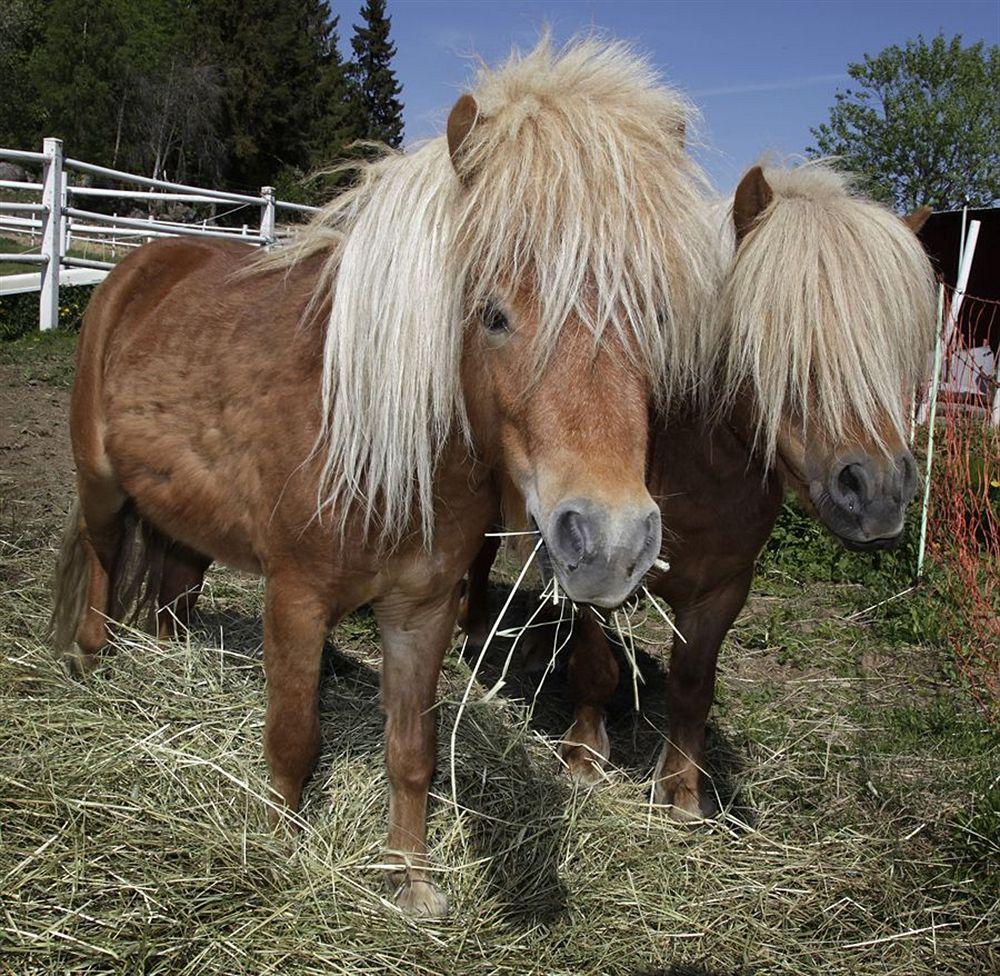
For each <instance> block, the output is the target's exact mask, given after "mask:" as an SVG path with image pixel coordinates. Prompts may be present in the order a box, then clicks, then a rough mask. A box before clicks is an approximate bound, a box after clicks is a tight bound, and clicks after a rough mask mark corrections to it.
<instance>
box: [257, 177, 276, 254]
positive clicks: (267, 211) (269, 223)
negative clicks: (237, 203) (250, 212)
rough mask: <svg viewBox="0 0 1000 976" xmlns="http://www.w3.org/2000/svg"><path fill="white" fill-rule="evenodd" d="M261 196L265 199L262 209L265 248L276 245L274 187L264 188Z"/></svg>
mask: <svg viewBox="0 0 1000 976" xmlns="http://www.w3.org/2000/svg"><path fill="white" fill-rule="evenodd" d="M260 195H261V196H262V197H263V198H264V203H263V204H262V205H261V208H260V236H261V237H263V238H264V240H265V241H267V243H266V244H265V245H264V246H265V247H270V246H271V245H272V244H273V243H274V187H273V186H262V187H261V188H260Z"/></svg>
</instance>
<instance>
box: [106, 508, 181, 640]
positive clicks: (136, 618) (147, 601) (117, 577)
mask: <svg viewBox="0 0 1000 976" xmlns="http://www.w3.org/2000/svg"><path fill="white" fill-rule="evenodd" d="M169 546H170V540H169V539H167V537H166V536H164V535H162V534H161V533H160V532H157V530H156V529H154V528H153V526H152V525H150V524H149V522H147V521H146V520H145V519H143V518H141V517H140V516H139V514H138V513H137V512H136V511H135V509H134V508H133V507H132V506H131V505H130V506H129V507H128V508H127V509H126V511H125V513H124V530H123V532H122V541H121V545H120V546H119V548H118V558H117V559H116V560H115V572H114V576H113V577H112V579H111V586H110V593H111V600H110V604H109V607H108V616H109V617H111V619H112V620H117V621H119V622H121V623H123V624H125V625H126V626H129V627H138V628H141V629H143V630H145V631H147V632H148V633H151V634H155V633H156V598H157V595H158V594H159V592H160V581H161V580H162V579H163V560H164V557H165V556H166V553H167V548H168V547H169Z"/></svg>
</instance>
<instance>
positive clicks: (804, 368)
mask: <svg viewBox="0 0 1000 976" xmlns="http://www.w3.org/2000/svg"><path fill="white" fill-rule="evenodd" d="M764 176H765V178H766V180H767V182H768V184H769V185H770V186H771V188H772V190H773V192H774V196H773V199H772V202H771V204H770V205H769V206H768V208H767V210H766V211H765V212H764V214H763V215H762V216H761V218H760V219H759V220H758V222H757V223H756V224H755V225H754V227H753V228H752V229H751V230H750V232H749V233H748V235H747V237H746V238H745V239H744V240H743V242H742V243H741V245H740V247H739V249H738V251H737V252H736V255H735V259H734V262H733V265H732V268H731V271H730V274H729V276H728V279H727V282H726V285H725V288H724V290H723V294H722V301H721V306H720V314H718V315H717V316H715V317H714V326H715V342H716V346H717V349H718V350H719V364H718V370H717V375H718V376H720V377H721V383H722V386H723V387H724V389H725V391H726V397H727V399H728V400H729V401H730V402H731V401H732V399H733V398H734V397H735V396H737V395H739V392H740V391H741V390H744V389H747V388H748V387H749V389H750V390H751V391H752V393H753V395H754V398H755V401H756V402H755V407H756V416H757V428H756V437H757V442H758V445H759V446H760V447H761V449H762V450H763V451H764V453H765V456H766V457H767V458H768V459H769V460H771V459H773V458H774V455H775V452H776V449H777V440H778V433H779V430H780V428H781V425H782V422H783V421H784V420H785V419H787V418H788V417H790V416H795V417H799V418H801V420H802V422H803V424H804V425H805V426H806V428H807V430H808V431H809V432H810V433H816V434H819V435H821V436H822V437H824V438H826V439H827V440H828V441H830V442H836V441H839V442H843V441H844V440H845V439H846V438H849V437H851V436H856V433H857V432H858V431H862V432H864V433H865V434H866V435H867V436H868V437H869V438H870V439H871V440H872V442H873V443H875V444H876V445H878V446H879V447H880V448H881V449H882V450H883V451H888V450H889V449H890V447H891V442H892V441H893V440H894V439H898V440H903V439H904V438H905V437H906V436H907V430H908V426H909V420H908V416H907V408H908V405H909V397H908V396H907V392H906V391H908V390H912V389H913V388H914V387H915V385H916V384H917V383H919V382H920V381H921V379H922V378H923V375H924V373H925V371H926V368H927V356H928V352H929V350H930V348H931V345H932V343H933V337H934V321H935V311H934V308H935V301H934V276H933V271H932V269H931V265H930V262H929V260H928V259H927V256H926V255H925V253H924V251H923V248H922V247H921V245H920V242H919V241H918V240H917V237H916V235H915V234H913V233H912V231H911V230H910V229H909V228H908V227H906V225H905V224H904V223H903V221H902V220H900V219H899V217H897V216H896V215H895V214H893V213H892V212H891V211H889V210H887V209H886V208H884V207H882V206H880V205H879V204H876V203H874V202H873V201H871V200H868V199H865V198H864V197H862V196H860V195H858V194H857V193H855V191H854V190H853V189H852V186H851V183H850V180H849V178H848V177H846V176H845V175H844V174H841V173H838V172H836V171H835V170H833V169H832V168H831V167H830V166H829V165H828V164H825V163H822V162H819V163H810V164H804V165H801V166H798V167H794V168H787V169H785V168H780V169H779V168H773V169H772V168H765V170H764ZM730 221H731V217H730ZM887 427H888V429H887ZM891 435H894V436H891Z"/></svg>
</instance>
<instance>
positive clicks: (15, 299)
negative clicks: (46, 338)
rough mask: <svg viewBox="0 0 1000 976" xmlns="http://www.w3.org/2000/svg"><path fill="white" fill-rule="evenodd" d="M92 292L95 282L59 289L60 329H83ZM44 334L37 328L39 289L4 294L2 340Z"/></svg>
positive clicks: (0, 310)
mask: <svg viewBox="0 0 1000 976" xmlns="http://www.w3.org/2000/svg"><path fill="white" fill-rule="evenodd" d="M93 291H94V286H93V285H77V286H75V287H62V288H60V289H59V329H60V330H70V331H75V330H77V329H79V328H80V322H81V321H82V320H83V313H84V310H85V309H86V308H87V302H89V301H90V296H91V295H92V294H93ZM42 334H43V333H41V332H40V331H39V329H38V292H36V291H33V292H26V293H24V294H22V295H5V296H3V297H2V298H0V341H4V342H6V341H9V340H12V339H18V338H20V337H21V336H35V335H42Z"/></svg>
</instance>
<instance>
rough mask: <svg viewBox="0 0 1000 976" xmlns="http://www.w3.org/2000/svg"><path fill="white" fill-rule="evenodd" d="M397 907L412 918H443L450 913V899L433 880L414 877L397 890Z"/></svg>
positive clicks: (395, 898)
mask: <svg viewBox="0 0 1000 976" xmlns="http://www.w3.org/2000/svg"><path fill="white" fill-rule="evenodd" d="M393 901H394V902H395V903H396V907H397V908H398V909H399V910H400V911H401V912H402V913H403V914H404V915H409V916H410V917H411V918H442V917H444V916H445V915H447V914H448V899H447V897H446V896H445V894H444V892H443V891H442V890H441V889H440V888H439V887H438V886H437V885H436V884H434V882H433V881H423V880H421V879H419V878H414V879H411V880H409V881H404V882H403V883H402V884H401V885H400V886H399V888H398V889H397V890H396V894H395V897H394V898H393Z"/></svg>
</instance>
